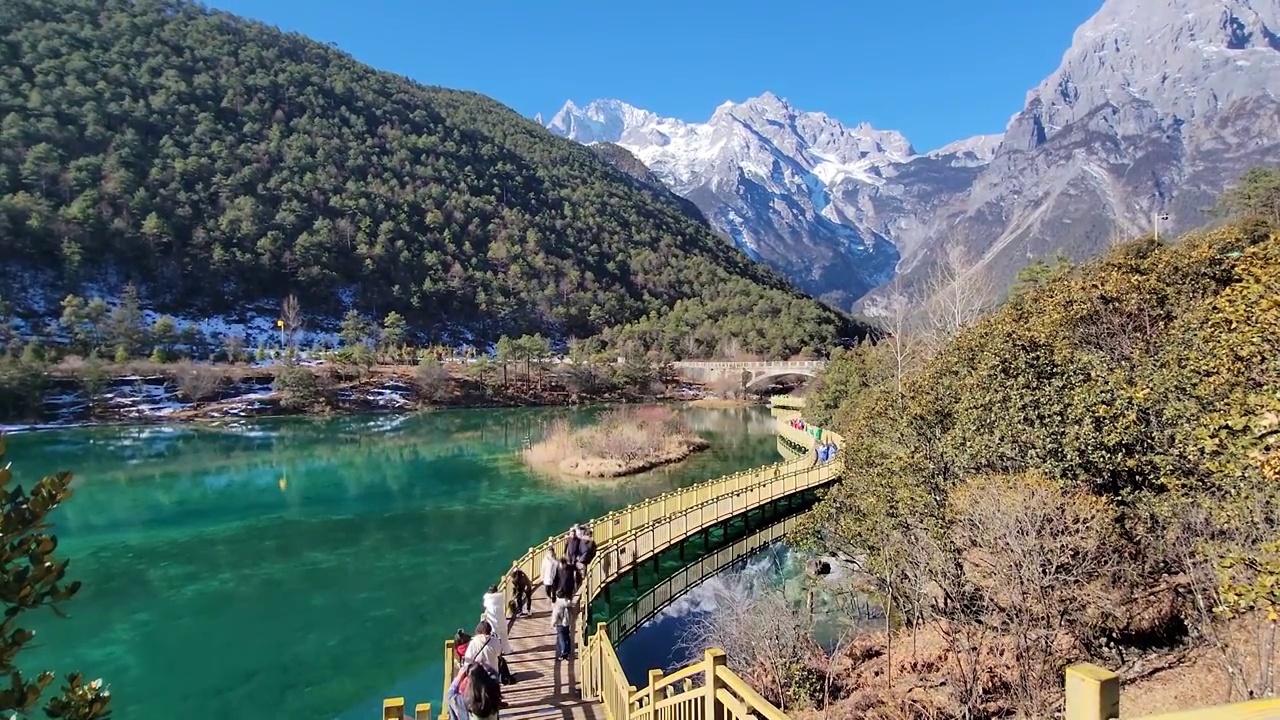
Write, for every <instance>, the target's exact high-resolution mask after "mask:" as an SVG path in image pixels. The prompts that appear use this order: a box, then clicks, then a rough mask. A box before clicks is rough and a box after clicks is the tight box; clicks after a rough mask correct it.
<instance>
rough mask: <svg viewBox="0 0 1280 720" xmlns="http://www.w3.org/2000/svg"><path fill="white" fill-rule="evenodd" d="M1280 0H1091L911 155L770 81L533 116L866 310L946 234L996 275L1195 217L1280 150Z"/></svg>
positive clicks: (808, 285) (900, 140)
mask: <svg viewBox="0 0 1280 720" xmlns="http://www.w3.org/2000/svg"><path fill="white" fill-rule="evenodd" d="M1278 98H1280V0H1107V1H1106V2H1105V3H1104V4H1103V6H1102V8H1101V9H1100V10H1099V11H1098V13H1097V14H1096V15H1095V16H1094V17H1092V18H1091V19H1089V20H1088V21H1086V22H1085V23H1084V24H1083V25H1082V26H1081V27H1080V28H1079V29H1078V30H1077V31H1076V33H1075V35H1074V38H1073V41H1072V45H1071V47H1070V48H1068V50H1067V51H1066V53H1065V54H1064V56H1063V60H1062V63H1061V64H1060V66H1059V67H1058V69H1057V70H1055V71H1054V72H1053V73H1052V74H1051V75H1050V76H1049V77H1048V78H1046V79H1045V80H1044V82H1042V83H1041V84H1040V85H1039V86H1037V87H1036V88H1034V89H1032V90H1031V91H1030V92H1029V93H1028V95H1027V98H1026V102H1025V106H1024V108H1023V109H1022V110H1021V111H1020V112H1018V113H1016V114H1015V115H1014V116H1013V118H1012V119H1011V120H1010V122H1009V125H1008V127H1007V128H1006V131H1005V133H1003V134H1000V135H983V136H978V137H973V138H968V139H964V140H960V141H958V142H955V143H952V144H950V145H947V146H945V147H943V148H939V149H937V150H933V151H931V152H928V153H925V154H919V153H917V152H916V150H915V149H914V148H912V146H911V144H910V143H909V142H908V141H907V139H906V138H905V137H903V136H902V135H901V134H900V133H898V132H895V131H892V130H879V129H876V128H872V127H870V126H868V125H866V124H862V125H857V126H854V127H849V126H846V125H843V124H842V123H840V122H838V121H837V120H835V119H833V118H831V117H830V116H828V115H825V114H823V113H820V112H805V111H801V110H797V109H796V108H793V107H792V106H791V105H789V104H788V103H787V102H786V101H785V100H783V99H781V98H779V97H777V96H776V95H774V94H772V93H765V94H763V95H761V96H759V97H755V98H751V99H748V100H746V101H744V102H741V103H733V102H727V103H724V104H723V105H721V106H720V107H718V108H716V110H715V112H714V113H713V114H712V116H711V118H710V119H709V120H707V121H706V122H704V123H692V122H685V121H682V120H678V119H674V118H664V117H660V116H658V115H656V114H655V113H652V112H649V111H647V110H643V109H640V108H636V107H633V106H631V105H628V104H626V103H624V102H621V101H619V100H596V101H594V102H591V103H589V104H587V105H586V106H584V107H579V106H577V105H575V104H574V103H572V102H569V103H566V104H565V106H564V107H563V108H562V109H561V110H560V112H558V113H557V114H556V115H555V117H553V118H552V119H551V121H550V122H549V123H547V125H546V126H547V128H548V129H550V130H551V131H552V132H554V133H556V134H559V135H562V136H564V137H568V138H572V139H575V140H578V141H580V142H584V143H598V142H611V143H616V144H618V145H620V146H622V147H623V148H625V149H627V150H629V151H630V152H631V153H632V154H634V155H635V156H636V157H637V158H639V159H640V160H641V161H642V162H643V163H645V165H647V166H648V167H649V168H650V169H651V170H652V171H653V172H654V173H655V174H656V175H657V176H658V177H659V178H661V180H662V181H663V182H664V183H666V184H667V185H668V186H669V187H670V188H671V189H672V190H674V191H675V192H677V193H678V194H680V195H683V196H684V197H686V198H688V199H689V200H691V201H692V202H693V203H694V204H696V205H697V206H698V207H699V208H700V209H701V210H702V212H703V214H704V215H705V216H706V217H707V218H708V220H709V221H710V222H711V223H712V224H713V225H714V226H715V227H716V228H717V229H719V230H721V231H722V232H724V233H726V234H727V235H729V236H730V237H732V238H733V240H734V242H736V243H737V244H738V245H740V246H741V247H743V248H744V249H745V250H747V252H749V253H751V254H752V255H753V256H755V257H756V258H758V259H761V260H763V261H765V262H767V263H769V264H770V265H773V266H774V267H776V268H778V269H779V270H781V271H783V272H784V273H786V274H788V275H789V276H790V277H792V279H793V280H794V281H796V283H797V284H798V285H799V286H800V287H801V288H802V289H804V290H806V291H808V292H811V293H813V294H815V295H818V296H820V297H823V298H824V299H826V300H828V301H829V302H832V303H833V304H835V305H838V306H841V307H849V306H851V305H852V304H853V303H854V302H856V301H859V300H860V299H861V303H860V304H861V305H862V306H863V307H865V308H870V309H874V307H875V305H876V304H877V298H876V297H875V294H874V293H873V294H871V296H869V297H867V295H868V293H869V292H870V291H872V290H873V288H875V287H876V286H880V285H883V284H884V283H885V282H886V281H888V280H889V279H891V278H892V277H893V276H894V274H895V272H896V273H898V274H902V275H903V276H904V281H905V284H906V285H908V286H910V284H911V283H912V282H914V281H916V280H918V279H920V278H921V277H922V276H924V275H925V274H926V273H927V271H928V270H929V269H930V267H931V266H932V261H933V259H934V258H936V257H939V256H940V255H941V253H939V252H937V250H938V249H939V247H940V246H941V245H944V244H958V245H960V246H962V247H963V248H964V249H965V250H966V251H967V253H968V254H969V256H970V257H971V258H973V259H974V260H976V261H978V262H981V263H982V264H983V265H984V266H985V267H986V268H987V269H988V270H989V271H990V272H991V274H992V275H993V276H994V277H995V279H996V280H997V281H998V282H1004V283H1007V282H1009V281H1011V280H1012V278H1013V276H1014V275H1015V274H1016V273H1017V271H1018V270H1019V269H1020V268H1021V267H1023V266H1025V265H1026V264H1027V263H1028V262H1029V261H1031V260H1033V259H1035V258H1041V257H1048V256H1052V255H1054V254H1055V253H1057V252H1058V251H1060V250H1061V251H1065V252H1067V253H1068V254H1069V255H1071V256H1072V257H1075V258H1077V259H1079V258H1083V257H1087V256H1089V255H1092V254H1095V253H1096V252H1098V251H1100V250H1102V249H1104V248H1105V247H1106V245H1107V244H1108V243H1109V242H1110V241H1111V240H1113V239H1114V238H1116V237H1117V236H1125V235H1135V234H1138V233H1141V232H1145V231H1148V230H1149V229H1150V225H1151V220H1150V218H1151V217H1152V216H1153V215H1155V214H1169V215H1170V216H1171V219H1170V221H1169V224H1168V225H1167V227H1168V229H1170V230H1178V229H1184V228H1187V227H1192V226H1195V225H1199V224H1201V223H1203V222H1204V216H1203V214H1202V213H1201V208H1203V207H1205V206H1207V205H1209V204H1210V203H1211V201H1212V199H1213V198H1214V197H1215V196H1216V195H1217V194H1219V193H1220V192H1221V191H1222V190H1223V189H1224V188H1225V187H1226V186H1227V185H1228V184H1229V183H1230V182H1231V181H1232V180H1234V179H1235V178H1236V177H1238V176H1239V175H1240V174H1241V173H1242V172H1243V171H1245V170H1246V169H1248V168H1249V167H1251V166H1253V165H1258V164H1275V163H1277V162H1280V99H1278Z"/></svg>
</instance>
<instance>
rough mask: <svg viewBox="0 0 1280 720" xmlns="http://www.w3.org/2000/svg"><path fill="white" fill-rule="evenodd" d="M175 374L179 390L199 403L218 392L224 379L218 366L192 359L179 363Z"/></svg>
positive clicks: (189, 398)
mask: <svg viewBox="0 0 1280 720" xmlns="http://www.w3.org/2000/svg"><path fill="white" fill-rule="evenodd" d="M173 376H174V380H175V381H176V382H177V383H178V392H181V393H182V394H183V395H185V396H186V397H187V399H188V400H190V401H191V402H193V403H197V404H198V403H200V402H201V401H204V400H207V399H209V398H210V397H212V396H213V395H214V394H215V393H217V391H218V389H219V388H221V387H222V381H223V375H222V373H221V372H220V371H219V370H218V369H217V368H215V367H212V366H210V365H199V364H197V363H193V362H190V361H184V362H181V363H178V365H177V367H176V368H175V369H174V373H173Z"/></svg>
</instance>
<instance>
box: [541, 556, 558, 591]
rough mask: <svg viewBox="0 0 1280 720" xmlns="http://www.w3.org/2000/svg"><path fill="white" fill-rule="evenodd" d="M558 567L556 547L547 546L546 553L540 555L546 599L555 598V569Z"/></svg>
mask: <svg viewBox="0 0 1280 720" xmlns="http://www.w3.org/2000/svg"><path fill="white" fill-rule="evenodd" d="M559 567H560V561H559V560H557V559H556V549H555V548H554V547H549V548H547V552H546V554H544V555H543V556H542V587H543V589H544V590H546V591H547V599H548V600H555V599H556V592H555V586H556V570H557V569H558V568H559Z"/></svg>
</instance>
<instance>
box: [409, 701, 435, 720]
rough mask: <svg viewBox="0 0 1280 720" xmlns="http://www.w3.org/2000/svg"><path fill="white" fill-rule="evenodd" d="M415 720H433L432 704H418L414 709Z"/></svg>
mask: <svg viewBox="0 0 1280 720" xmlns="http://www.w3.org/2000/svg"><path fill="white" fill-rule="evenodd" d="M413 720H431V703H418V704H417V705H415V706H414V707H413Z"/></svg>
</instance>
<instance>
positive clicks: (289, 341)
mask: <svg viewBox="0 0 1280 720" xmlns="http://www.w3.org/2000/svg"><path fill="white" fill-rule="evenodd" d="M280 321H281V322H283V323H284V333H285V337H286V345H288V346H290V347H292V346H293V345H294V338H295V337H296V336H297V334H298V331H299V330H301V329H302V306H301V305H300V304H299V303H298V296H297V295H294V294H293V293H289V295H288V297H286V298H285V299H284V302H283V303H281V304H280Z"/></svg>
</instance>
